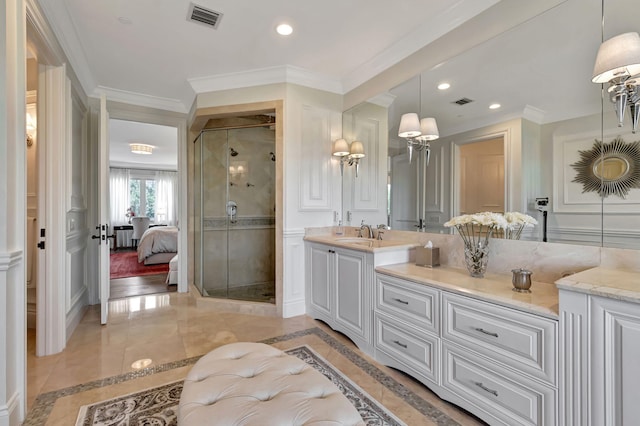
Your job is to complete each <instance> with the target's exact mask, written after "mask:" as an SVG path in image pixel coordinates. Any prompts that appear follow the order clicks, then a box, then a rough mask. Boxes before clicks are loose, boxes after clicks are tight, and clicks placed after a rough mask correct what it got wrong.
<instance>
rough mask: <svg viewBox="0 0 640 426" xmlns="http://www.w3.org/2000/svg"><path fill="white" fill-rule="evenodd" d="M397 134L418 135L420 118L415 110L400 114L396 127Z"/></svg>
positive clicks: (403, 136) (410, 136) (402, 135)
mask: <svg viewBox="0 0 640 426" xmlns="http://www.w3.org/2000/svg"><path fill="white" fill-rule="evenodd" d="M398 136H400V137H401V138H414V137H416V136H420V119H419V118H418V114H416V113H415V112H410V113H407V114H402V117H401V118H400V127H399V128H398Z"/></svg>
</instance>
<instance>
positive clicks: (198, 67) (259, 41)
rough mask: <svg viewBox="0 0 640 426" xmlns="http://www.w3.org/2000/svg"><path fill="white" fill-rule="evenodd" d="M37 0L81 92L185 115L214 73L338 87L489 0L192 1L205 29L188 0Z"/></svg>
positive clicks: (351, 85) (356, 79)
mask: <svg viewBox="0 0 640 426" xmlns="http://www.w3.org/2000/svg"><path fill="white" fill-rule="evenodd" d="M39 1H40V4H41V5H42V7H43V9H44V10H45V13H46V15H47V17H48V18H49V21H50V22H51V25H52V27H53V29H54V32H55V33H56V35H57V36H58V38H59V40H60V42H61V44H62V46H63V48H64V50H65V52H66V53H67V55H68V56H69V59H70V61H71V63H72V65H73V67H74V70H75V71H76V73H77V74H78V76H79V78H80V81H81V82H82V84H83V86H84V88H85V90H86V91H87V93H89V95H90V96H94V95H96V94H97V93H100V92H107V94H108V97H109V98H111V99H114V98H118V97H120V98H122V99H129V100H131V99H135V100H134V102H136V103H138V104H145V103H147V104H154V105H161V106H163V107H164V108H165V109H172V110H175V111H180V112H188V111H189V109H190V107H191V104H192V102H193V99H194V96H195V93H196V92H199V91H201V90H206V88H207V87H216V81H217V80H220V79H222V81H225V82H227V83H228V81H229V77H230V76H232V77H239V76H242V75H244V74H246V73H249V74H250V75H252V76H253V75H254V74H252V73H258V74H259V73H263V74H264V73H265V72H267V71H269V70H271V71H272V72H276V71H279V70H283V69H284V71H283V72H286V73H288V74H296V75H299V76H303V77H305V78H307V79H313V80H315V84H316V85H321V86H323V87H324V88H327V89H329V90H332V91H335V92H340V93H344V92H346V91H348V90H350V89H352V88H354V87H356V86H357V85H359V84H361V83H362V82H364V81H366V80H368V79H369V78H371V77H372V76H373V75H375V74H377V73H378V72H380V71H382V70H383V69H385V68H387V67H389V66H391V65H393V64H394V63H396V62H398V61H399V60H401V59H403V58H404V57H406V56H408V55H410V54H411V53H413V52H415V51H416V50H418V49H419V48H421V47H423V46H424V45H426V44H428V43H429V42H431V41H433V40H435V39H436V38H438V37H439V36H441V35H442V34H445V33H446V32H448V31H450V30H451V29H453V28H455V27H457V26H459V25H460V24H462V23H464V22H465V21H467V20H468V19H469V18H471V17H473V16H475V15H476V14H478V13H480V12H481V11H483V10H485V9H486V8H488V7H490V6H491V5H493V4H495V3H497V2H498V1H499V0H429V1H424V0H395V1H394V2H389V1H388V0H352V1H344V0H323V1H299V0H269V1H257V0H244V1H237V0H196V1H195V2H194V3H196V4H198V5H200V6H203V7H206V8H208V9H213V10H215V11H218V12H221V13H223V17H222V19H221V21H220V23H219V26H218V28H217V29H215V30H214V29H212V28H209V27H206V26H204V25H202V24H198V23H194V22H190V21H187V15H188V11H189V5H190V2H189V0H135V1H131V0H110V1H98V2H96V1H86V0H39ZM281 22H287V23H290V24H291V25H292V26H293V28H294V33H293V34H292V35H291V36H289V37H282V36H280V35H278V34H277V33H276V32H275V27H276V25H277V24H279V23H281ZM283 67H284V68H283ZM274 70H275V71H274ZM247 85H251V84H247Z"/></svg>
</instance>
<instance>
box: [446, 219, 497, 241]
mask: <svg viewBox="0 0 640 426" xmlns="http://www.w3.org/2000/svg"><path fill="white" fill-rule="evenodd" d="M444 226H446V227H448V228H450V227H455V228H456V229H457V230H458V233H460V236H461V237H462V240H463V241H464V243H465V245H470V246H478V244H479V243H480V242H481V240H482V239H484V241H485V243H486V242H487V239H488V238H489V237H491V233H492V232H493V231H494V230H495V229H505V228H506V227H507V226H508V222H507V220H506V219H505V217H504V216H503V215H501V214H500V213H493V212H484V213H475V214H464V215H462V216H456V217H454V218H451V220H449V221H448V222H447V223H445V224H444Z"/></svg>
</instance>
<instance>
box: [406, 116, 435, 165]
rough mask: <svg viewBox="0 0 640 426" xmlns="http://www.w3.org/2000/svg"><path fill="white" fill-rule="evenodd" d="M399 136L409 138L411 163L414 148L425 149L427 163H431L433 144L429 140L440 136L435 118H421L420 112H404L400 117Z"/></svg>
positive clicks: (417, 149) (408, 145)
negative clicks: (419, 116)
mask: <svg viewBox="0 0 640 426" xmlns="http://www.w3.org/2000/svg"><path fill="white" fill-rule="evenodd" d="M398 136H400V137H401V138H405V139H407V152H408V154H409V164H411V157H413V150H414V149H415V150H416V151H418V152H419V151H425V154H426V158H427V162H426V164H427V165H429V157H430V155H431V145H430V144H429V142H430V141H434V140H436V139H438V138H439V137H440V132H439V131H438V124H437V123H436V119H435V118H433V117H428V118H423V119H422V120H420V119H419V118H418V114H416V113H415V112H410V113H407V114H403V115H402V117H401V118H400V127H399V128H398Z"/></svg>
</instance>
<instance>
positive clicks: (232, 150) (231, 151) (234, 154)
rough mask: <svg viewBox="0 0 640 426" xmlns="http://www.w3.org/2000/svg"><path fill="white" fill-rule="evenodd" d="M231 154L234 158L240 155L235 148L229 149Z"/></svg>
mask: <svg viewBox="0 0 640 426" xmlns="http://www.w3.org/2000/svg"><path fill="white" fill-rule="evenodd" d="M229 153H230V154H231V156H232V157H235V156H236V155H238V151H236V150H235V149H233V148H229Z"/></svg>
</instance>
